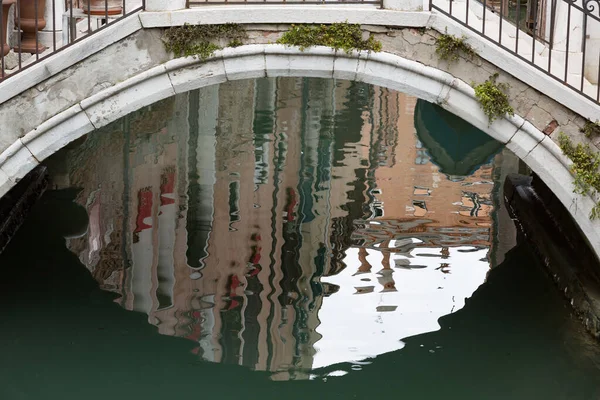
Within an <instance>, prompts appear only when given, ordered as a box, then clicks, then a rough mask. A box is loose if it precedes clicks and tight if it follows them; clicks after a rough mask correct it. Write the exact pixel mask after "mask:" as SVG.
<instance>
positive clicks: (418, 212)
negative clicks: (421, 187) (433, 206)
mask: <svg viewBox="0 0 600 400" xmlns="http://www.w3.org/2000/svg"><path fill="white" fill-rule="evenodd" d="M412 204H413V207H414V209H415V211H414V216H415V217H422V216H424V215H425V214H427V205H426V204H425V202H424V201H423V200H413V202H412Z"/></svg>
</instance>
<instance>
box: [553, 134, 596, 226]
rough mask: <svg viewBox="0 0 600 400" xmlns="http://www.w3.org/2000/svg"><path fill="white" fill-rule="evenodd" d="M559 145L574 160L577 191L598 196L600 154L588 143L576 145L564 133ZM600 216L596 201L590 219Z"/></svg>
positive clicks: (561, 135)
mask: <svg viewBox="0 0 600 400" xmlns="http://www.w3.org/2000/svg"><path fill="white" fill-rule="evenodd" d="M558 145H559V146H560V149H561V150H562V152H563V153H564V154H565V155H566V156H567V157H569V159H571V161H573V164H572V165H571V173H572V174H573V176H574V177H575V181H574V182H573V184H574V186H575V190H574V191H575V193H579V194H590V195H592V196H593V197H597V196H598V193H599V192H600V173H599V172H598V168H600V154H598V153H596V152H594V151H593V150H592V149H591V148H590V146H589V145H588V144H585V145H584V144H581V143H578V144H577V145H574V144H573V142H571V139H569V137H568V136H567V135H565V134H564V133H562V132H561V133H560V135H559V136H558ZM598 217H600V204H599V203H596V205H595V206H594V208H592V211H591V213H590V219H596V218H598Z"/></svg>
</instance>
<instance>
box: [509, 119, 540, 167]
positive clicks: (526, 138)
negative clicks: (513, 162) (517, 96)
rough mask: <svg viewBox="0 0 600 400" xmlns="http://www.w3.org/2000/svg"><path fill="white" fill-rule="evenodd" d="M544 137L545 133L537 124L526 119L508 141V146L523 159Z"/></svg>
mask: <svg viewBox="0 0 600 400" xmlns="http://www.w3.org/2000/svg"><path fill="white" fill-rule="evenodd" d="M544 137H545V135H544V134H543V133H542V132H540V131H539V130H538V129H536V127H535V126H533V125H532V124H531V123H529V122H527V121H525V123H524V124H523V126H522V127H521V128H519V130H518V131H517V132H516V133H515V134H514V135H513V137H512V138H510V140H509V141H508V143H506V147H507V148H508V149H509V150H510V151H512V152H513V153H515V154H516V156H517V157H519V158H520V159H521V160H523V159H524V158H525V157H526V156H527V155H528V154H529V153H530V152H531V150H533V149H534V148H535V147H536V146H537V145H538V144H539V143H540V142H541V141H542V140H543V139H544Z"/></svg>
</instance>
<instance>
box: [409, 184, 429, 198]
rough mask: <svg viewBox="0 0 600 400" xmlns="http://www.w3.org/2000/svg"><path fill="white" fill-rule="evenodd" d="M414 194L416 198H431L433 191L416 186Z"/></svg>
mask: <svg viewBox="0 0 600 400" xmlns="http://www.w3.org/2000/svg"><path fill="white" fill-rule="evenodd" d="M413 194H414V195H415V196H430V195H431V190H429V188H426V187H423V186H415V187H414V190H413Z"/></svg>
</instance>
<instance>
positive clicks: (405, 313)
mask: <svg viewBox="0 0 600 400" xmlns="http://www.w3.org/2000/svg"><path fill="white" fill-rule="evenodd" d="M441 250H442V249H441V248H422V247H421V248H415V249H413V250H412V251H411V252H410V256H412V257H411V258H406V257H403V256H400V255H395V254H392V257H391V260H390V264H391V266H392V269H391V270H387V271H386V270H383V267H382V264H381V261H382V259H383V257H382V253H381V252H380V251H376V250H372V249H369V250H368V257H367V260H368V261H369V263H370V264H371V265H372V266H373V268H372V270H371V272H367V273H361V274H356V271H357V270H358V267H359V266H360V262H359V259H358V249H357V248H350V249H348V250H347V252H346V258H345V260H344V261H345V263H346V265H347V267H346V268H345V269H344V270H343V271H342V272H341V273H340V274H338V275H335V276H330V277H326V278H323V279H322V281H323V282H327V283H330V284H334V285H338V286H339V291H338V292H336V293H334V294H332V295H331V296H329V297H326V298H325V299H324V300H323V305H322V307H321V309H320V310H319V319H320V321H321V324H320V325H319V326H318V328H317V332H318V333H320V334H321V335H322V338H321V339H320V340H319V341H318V342H317V343H316V344H315V349H316V350H317V353H316V355H315V357H314V362H313V368H322V367H326V366H329V365H333V364H337V363H341V362H352V361H360V360H364V359H366V358H372V357H375V356H378V355H380V354H384V353H387V352H390V351H394V350H398V349H401V348H402V347H404V343H403V342H402V339H403V338H406V337H409V336H414V335H418V334H422V333H426V332H431V331H436V330H438V329H439V328H440V325H439V324H438V319H439V318H440V317H442V316H444V315H447V314H450V313H452V312H454V311H457V310H460V309H461V308H462V307H463V306H464V304H465V299H466V298H469V297H470V296H471V295H472V294H473V292H474V291H475V290H476V289H477V288H478V287H479V286H480V285H481V284H482V283H483V282H484V281H485V278H486V275H487V273H488V271H489V268H490V267H489V263H488V261H487V260H486V256H487V252H488V249H487V248H482V249H474V248H473V247H470V246H464V247H454V248H450V249H449V257H448V258H446V259H444V260H442V259H441ZM465 250H467V251H469V252H465ZM427 255H429V256H427ZM395 259H404V260H409V261H410V265H420V266H425V267H426V268H421V269H406V268H403V267H394V264H395V262H394V260H395ZM441 262H445V263H447V264H449V267H448V268H444V270H446V271H447V272H448V273H444V272H443V271H442V270H441V269H439V267H440V264H441ZM406 263H407V262H406V261H404V262H402V261H401V262H400V263H398V264H400V265H402V264H406ZM436 268H437V269H436ZM366 279H369V280H368V281H367V280H366ZM391 279H393V281H395V288H396V289H397V290H396V291H385V292H383V291H382V290H383V285H384V284H385V283H386V282H388V283H389V281H390V280H391ZM368 286H374V288H373V290H372V292H369V290H370V289H366V290H365V293H361V294H358V293H357V290H356V288H357V287H368ZM394 307H395V309H394ZM378 310H379V311H378Z"/></svg>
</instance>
